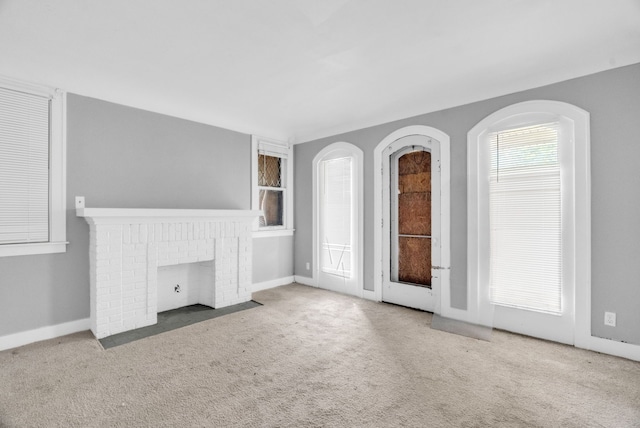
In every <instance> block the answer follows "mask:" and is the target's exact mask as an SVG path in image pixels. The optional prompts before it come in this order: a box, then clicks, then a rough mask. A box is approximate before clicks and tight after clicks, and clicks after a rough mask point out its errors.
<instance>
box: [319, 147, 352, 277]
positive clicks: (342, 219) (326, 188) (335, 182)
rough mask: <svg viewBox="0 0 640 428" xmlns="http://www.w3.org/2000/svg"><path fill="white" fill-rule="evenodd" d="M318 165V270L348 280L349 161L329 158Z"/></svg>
mask: <svg viewBox="0 0 640 428" xmlns="http://www.w3.org/2000/svg"><path fill="white" fill-rule="evenodd" d="M322 165H323V168H324V174H323V178H324V182H323V183H322V190H323V193H322V202H321V204H322V223H323V224H322V232H323V236H322V257H321V268H322V270H323V271H324V272H327V273H331V274H334V275H339V276H343V277H345V278H351V214H352V213H351V210H352V207H351V202H352V198H351V186H352V183H351V180H352V178H351V158H339V159H331V160H327V161H323V163H322Z"/></svg>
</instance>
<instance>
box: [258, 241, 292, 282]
mask: <svg viewBox="0 0 640 428" xmlns="http://www.w3.org/2000/svg"><path fill="white" fill-rule="evenodd" d="M292 275H293V236H282V237H270V238H254V239H253V283H254V284H255V283H259V282H265V281H271V280H274V279H280V278H285V277H288V276H292Z"/></svg>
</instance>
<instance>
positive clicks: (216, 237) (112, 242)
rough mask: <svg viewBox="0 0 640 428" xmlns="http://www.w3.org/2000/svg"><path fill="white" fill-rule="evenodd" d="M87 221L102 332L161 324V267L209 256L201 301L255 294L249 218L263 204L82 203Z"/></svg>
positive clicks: (94, 303)
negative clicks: (169, 206) (206, 206)
mask: <svg viewBox="0 0 640 428" xmlns="http://www.w3.org/2000/svg"><path fill="white" fill-rule="evenodd" d="M76 211H77V212H76V215H77V216H78V217H84V218H85V220H86V221H87V223H89V227H90V244H89V261H90V284H91V285H90V287H91V291H90V306H91V330H92V331H93V334H94V335H95V336H96V338H98V339H101V338H104V337H107V336H110V335H113V334H116V333H121V332H124V331H127V330H133V329H136V328H140V327H145V326H148V325H153V324H156V322H157V314H158V267H160V266H169V265H177V264H184V263H196V262H205V261H209V260H210V261H211V262H210V263H205V264H204V266H206V267H207V269H210V271H209V272H208V274H206V275H204V277H205V278H206V280H205V283H203V284H201V285H200V287H201V290H200V298H199V299H200V301H199V302H198V303H201V304H203V305H207V306H211V307H212V308H222V307H225V306H229V305H234V304H237V303H242V302H246V301H249V300H251V250H252V239H251V226H252V222H253V220H254V219H255V218H256V217H257V216H258V214H259V211H248V210H181V209H177V210H174V209H120V208H78V209H77V210H76Z"/></svg>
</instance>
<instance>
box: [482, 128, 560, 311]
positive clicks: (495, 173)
mask: <svg viewBox="0 0 640 428" xmlns="http://www.w3.org/2000/svg"><path fill="white" fill-rule="evenodd" d="M559 129H560V125H559V123H545V124H539V125H535V126H529V127H523V128H518V129H511V130H506V131H501V132H494V133H492V134H490V135H489V143H490V173H489V226H490V234H489V235H490V239H489V240H490V299H491V302H492V303H494V304H497V305H503V306H513V307H519V308H525V309H529V310H534V311H541V312H549V313H555V314H560V313H561V312H562V221H561V220H562V212H561V196H562V195H561V180H560V177H561V174H560V163H559V161H558V134H559Z"/></svg>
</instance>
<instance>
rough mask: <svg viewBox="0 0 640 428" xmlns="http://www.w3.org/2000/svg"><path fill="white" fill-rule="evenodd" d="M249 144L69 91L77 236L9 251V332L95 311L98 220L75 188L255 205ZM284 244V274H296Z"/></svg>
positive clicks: (159, 204)
mask: <svg viewBox="0 0 640 428" xmlns="http://www.w3.org/2000/svg"><path fill="white" fill-rule="evenodd" d="M250 148H251V143H250V136H249V135H246V134H240V133H237V132H233V131H228V130H225V129H221V128H216V127H213V126H209V125H203V124H199V123H195V122H190V121H187V120H182V119H177V118H173V117H169V116H164V115H160V114H156V113H151V112H148V111H143V110H138V109H134V108H129V107H124V106H121V105H117V104H112V103H108V102H104V101H100V100H96V99H92V98H85V97H81V96H77V95H72V94H69V96H68V108H67V208H68V209H67V240H68V241H69V242H70V243H69V245H68V246H67V252H66V253H64V254H53V255H38V256H18V257H2V258H0V336H4V335H7V334H12V333H17V332H21V331H25V330H31V329H35V328H39V327H44V326H49V325H55V324H59V323H63V322H68V321H74V320H78V319H83V318H87V317H88V316H89V258H88V251H89V226H88V225H87V223H86V222H85V220H84V219H83V218H78V217H76V216H75V210H74V208H73V206H74V197H75V196H76V195H81V196H85V198H86V205H87V206H88V207H120V208H201V209H206V208H209V209H216V208H219V209H225V208H227V209H249V208H250V194H251V182H250V179H251V174H250V169H251V160H250ZM283 239H285V238H283ZM254 241H256V240H254ZM276 242H278V241H277V238H276ZM283 242H284V244H280V243H279V242H278V244H279V245H278V247H284V249H283V250H282V251H283V253H285V257H288V259H286V260H284V262H282V264H283V266H284V267H283V268H281V269H280V270H279V271H278V272H277V273H278V274H280V273H281V271H286V270H287V269H289V271H288V273H287V274H286V275H282V276H289V275H292V267H291V263H292V262H291V260H292V256H291V253H292V251H291V249H290V248H289V249H286V243H287V242H289V246H291V245H292V243H291V239H290V238H289V240H288V241H287V240H286V239H285V240H284V241H283ZM257 247H258V248H260V245H258V246H257ZM269 256H273V253H272V252H271V253H269ZM271 264H272V265H277V267H280V265H278V259H274V260H271ZM259 268H260V266H258V271H257V272H256V271H255V269H254V275H255V276H257V277H259V278H261V279H260V280H261V281H264V280H268V279H273V278H270V277H269V275H270V274H271V273H272V272H271V271H273V270H274V267H273V266H269V270H268V271H266V272H263V271H260V270H259Z"/></svg>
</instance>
